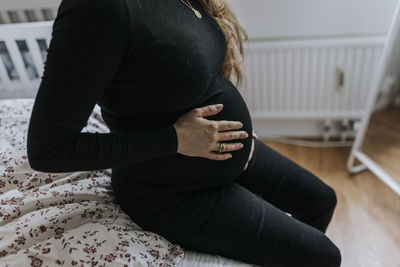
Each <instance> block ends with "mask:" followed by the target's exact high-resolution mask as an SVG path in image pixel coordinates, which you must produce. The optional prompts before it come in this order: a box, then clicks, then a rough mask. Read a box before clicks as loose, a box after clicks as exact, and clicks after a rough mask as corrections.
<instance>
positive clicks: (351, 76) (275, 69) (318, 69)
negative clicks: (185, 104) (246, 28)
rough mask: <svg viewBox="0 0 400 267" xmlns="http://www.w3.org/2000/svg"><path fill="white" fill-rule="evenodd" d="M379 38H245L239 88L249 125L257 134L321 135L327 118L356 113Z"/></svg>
mask: <svg viewBox="0 0 400 267" xmlns="http://www.w3.org/2000/svg"><path fill="white" fill-rule="evenodd" d="M384 38H385V37H380V36H378V37H359V38H335V39H318V40H316V39H314V40H288V41H264V42H262V41H252V42H249V43H246V46H245V47H246V54H245V59H244V62H243V67H244V70H245V73H246V77H247V79H246V81H245V83H243V84H242V85H241V86H240V87H239V88H240V91H241V93H242V95H243V97H244V98H245V100H246V102H247V104H248V107H249V109H250V111H251V113H252V118H253V120H254V124H255V125H256V126H255V128H256V129H258V132H260V134H261V136H266V135H269V134H283V135H299V136H304V135H321V133H322V132H321V128H322V127H323V125H324V123H326V121H327V120H328V122H329V121H330V120H332V121H334V120H342V119H350V120H352V119H353V120H358V119H360V118H361V115H362V112H363V110H364V109H365V103H366V100H367V95H368V91H369V90H370V84H371V81H372V77H373V75H374V71H375V67H376V66H377V62H378V59H379V55H380V53H381V50H382V47H383V43H384V40H385V39H384ZM266 121H267V122H266ZM316 123H318V124H316Z"/></svg>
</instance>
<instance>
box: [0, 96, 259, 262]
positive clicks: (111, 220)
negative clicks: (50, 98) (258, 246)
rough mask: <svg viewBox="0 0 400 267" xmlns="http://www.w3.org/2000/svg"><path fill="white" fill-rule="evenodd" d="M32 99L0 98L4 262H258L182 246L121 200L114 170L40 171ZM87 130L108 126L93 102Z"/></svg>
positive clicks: (1, 258) (1, 251) (0, 247)
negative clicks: (134, 216) (141, 221)
mask: <svg viewBox="0 0 400 267" xmlns="http://www.w3.org/2000/svg"><path fill="white" fill-rule="evenodd" d="M33 102H34V99H33V98H10V99H0V203H1V204H0V265H1V266H186V267H189V266H190V267H195V266H215V267H216V266H234V267H239V266H241V267H247V266H253V265H249V264H246V263H243V262H239V261H236V260H232V259H228V258H224V257H222V256H218V255H210V254H203V253H197V252H194V251H186V250H185V251H184V250H183V249H182V248H181V247H180V246H179V244H172V243H171V242H169V241H168V240H166V239H165V238H163V237H162V236H160V235H158V234H156V233H152V232H148V231H143V230H142V229H141V228H140V227H139V226H138V225H136V224H135V222H134V221H132V220H131V219H130V218H129V216H128V215H127V214H125V213H124V212H123V211H122V210H121V209H120V207H119V205H118V204H116V203H115V198H114V195H113V192H112V188H111V184H110V183H111V178H110V174H111V169H105V170H98V171H90V172H88V171H85V172H70V173H41V172H37V171H35V170H33V169H31V168H30V166H29V163H28V160H27V155H26V134H27V129H28V124H29V116H30V112H31V109H32V106H33ZM82 131H83V132H104V133H107V132H109V130H108V128H107V126H106V125H105V124H104V122H103V120H102V118H101V115H100V107H99V106H97V105H96V106H95V109H94V110H93V112H92V114H91V115H90V117H89V120H88V123H87V125H86V126H85V128H84V129H83V130H82Z"/></svg>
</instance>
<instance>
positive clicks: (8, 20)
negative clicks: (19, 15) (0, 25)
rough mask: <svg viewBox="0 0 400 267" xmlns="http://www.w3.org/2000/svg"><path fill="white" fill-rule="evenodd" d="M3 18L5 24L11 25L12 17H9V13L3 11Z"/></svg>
mask: <svg viewBox="0 0 400 267" xmlns="http://www.w3.org/2000/svg"><path fill="white" fill-rule="evenodd" d="M1 17H2V18H3V22H4V24H10V23H11V20H10V16H9V15H8V12H7V11H2V12H1Z"/></svg>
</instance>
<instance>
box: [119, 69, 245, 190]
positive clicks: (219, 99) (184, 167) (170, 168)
mask: <svg viewBox="0 0 400 267" xmlns="http://www.w3.org/2000/svg"><path fill="white" fill-rule="evenodd" d="M218 103H222V104H223V105H224V107H223V109H222V110H221V111H220V112H219V113H217V114H216V115H213V116H207V117H204V118H205V119H208V120H229V121H240V122H242V123H243V127H242V128H241V129H238V130H239V131H241V130H243V131H246V132H247V133H248V135H249V136H248V137H247V138H246V139H235V140H227V141H224V142H228V143H236V142H240V143H242V144H243V145H244V146H243V148H241V149H239V150H235V151H231V152H230V153H231V154H232V158H230V159H227V160H211V159H207V158H203V157H190V156H186V155H183V154H180V153H177V154H175V155H169V156H163V157H159V158H156V159H152V160H147V161H142V162H139V163H135V164H130V165H126V166H122V167H118V168H114V169H113V173H114V172H115V173H114V175H116V174H117V172H118V173H121V174H122V173H125V174H128V173H129V175H130V177H129V180H130V181H132V180H137V181H140V182H142V183H143V182H145V183H153V184H165V185H192V186H194V187H196V186H197V187H204V186H215V185H221V184H226V183H230V182H232V181H233V180H235V179H236V178H237V177H238V176H239V175H240V174H241V173H242V172H243V168H244V166H245V164H246V162H247V160H248V158H249V154H250V150H251V143H252V131H253V128H252V122H251V118H250V113H249V110H248V108H247V106H246V103H245V101H244V99H243V98H242V96H241V94H240V93H239V91H238V90H237V89H236V88H235V86H234V85H233V84H232V83H231V82H230V81H229V80H228V79H226V78H225V77H223V76H222V75H221V76H219V77H217V78H216V79H214V81H213V82H212V84H210V86H209V88H208V90H207V92H206V93H205V95H204V96H203V97H202V100H201V101H200V103H199V104H198V105H197V106H196V107H203V106H206V105H210V104H218ZM234 130H235V129H234ZM238 130H236V131H238Z"/></svg>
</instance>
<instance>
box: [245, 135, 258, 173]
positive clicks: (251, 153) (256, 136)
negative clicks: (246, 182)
mask: <svg viewBox="0 0 400 267" xmlns="http://www.w3.org/2000/svg"><path fill="white" fill-rule="evenodd" d="M257 138H258V135H257V134H256V133H255V132H254V130H253V136H252V140H251V141H252V142H251V150H250V155H249V159H248V160H247V162H246V165H244V168H243V171H245V170H246V169H247V166H248V165H249V162H250V160H251V157H253V151H254V139H257Z"/></svg>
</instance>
